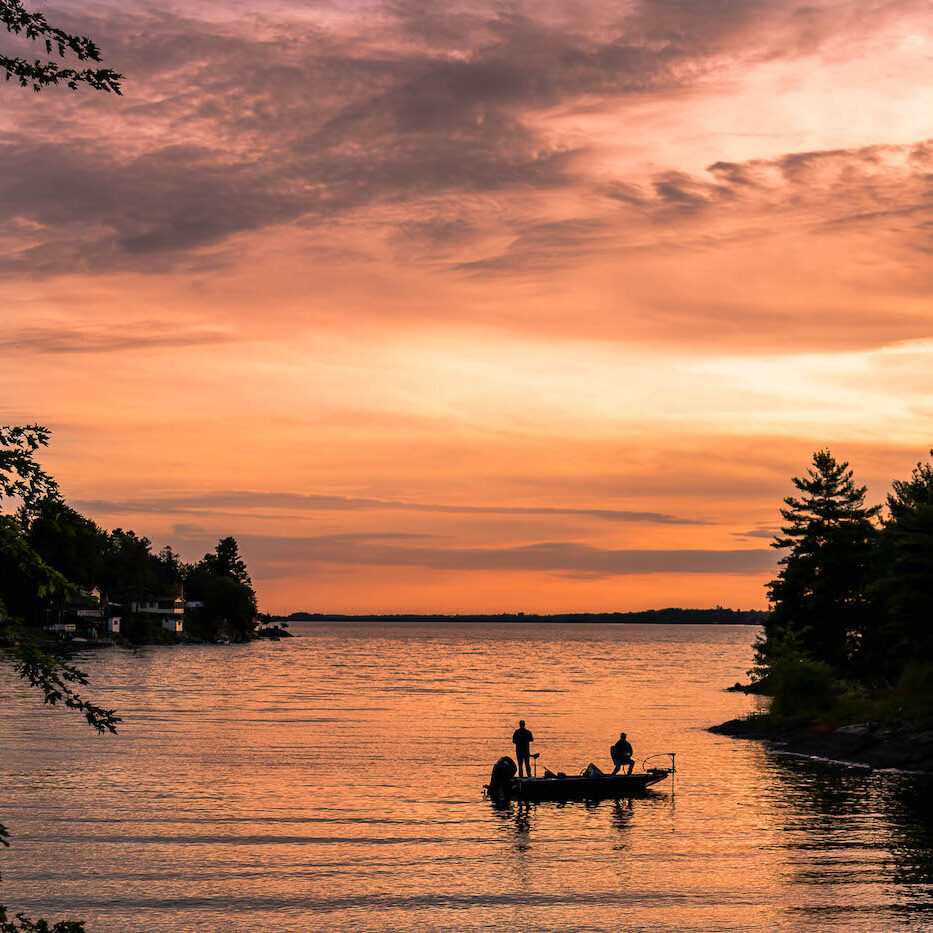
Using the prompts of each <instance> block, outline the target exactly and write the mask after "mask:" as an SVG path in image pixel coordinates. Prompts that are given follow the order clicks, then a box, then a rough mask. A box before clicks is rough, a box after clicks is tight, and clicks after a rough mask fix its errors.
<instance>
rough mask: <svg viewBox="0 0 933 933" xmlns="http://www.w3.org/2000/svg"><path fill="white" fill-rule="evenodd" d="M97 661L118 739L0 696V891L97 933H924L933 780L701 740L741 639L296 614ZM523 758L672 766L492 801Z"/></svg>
mask: <svg viewBox="0 0 933 933" xmlns="http://www.w3.org/2000/svg"><path fill="white" fill-rule="evenodd" d="M295 631H296V632H297V633H300V635H301V636H302V637H301V638H296V639H292V640H287V641H282V642H278V643H271V644H265V643H260V644H250V645H244V646H236V645H233V646H190V647H178V648H149V649H145V650H141V651H138V652H129V651H122V650H111V651H106V652H100V653H96V654H89V655H88V656H86V657H83V658H82V659H81V663H82V664H83V665H84V666H85V667H86V668H87V669H88V670H89V671H90V672H91V674H92V677H93V691H92V692H93V695H94V696H95V697H97V698H100V699H101V700H103V701H104V702H105V703H106V705H112V706H115V707H117V708H118V709H119V711H120V713H121V714H122V715H123V717H124V720H125V722H124V726H123V728H122V729H121V732H120V734H119V735H118V736H115V737H114V736H104V737H98V736H95V735H93V734H92V733H90V732H89V730H88V729H87V728H86V727H82V725H81V723H80V722H79V721H78V719H77V718H76V717H75V716H73V715H69V714H66V713H62V712H60V711H54V710H38V709H37V708H36V702H35V697H34V696H32V695H31V694H30V693H27V692H26V691H24V690H23V689H22V688H21V687H19V686H18V685H17V684H15V683H13V682H12V681H11V680H10V678H9V677H8V676H7V675H6V674H4V675H3V676H4V677H6V679H5V680H3V681H2V682H0V692H2V696H3V702H2V704H0V748H2V762H0V780H2V786H3V788H4V794H3V801H2V807H0V810H2V812H0V818H2V819H3V821H4V822H5V823H7V825H8V827H9V828H10V830H11V831H12V833H13V834H14V839H13V843H14V845H13V848H12V849H10V850H9V851H8V852H5V853H4V854H3V855H2V867H3V881H2V887H0V891H2V899H3V900H4V901H5V902H6V903H7V904H8V905H10V906H12V907H14V908H15V909H16V910H25V911H26V912H30V913H40V912H41V913H45V914H49V915H54V916H56V917H61V916H62V915H63V914H66V913H67V914H69V915H72V916H77V917H79V918H84V919H85V920H86V921H87V922H88V924H89V929H90V930H91V931H95V933H128V931H136V930H140V931H142V930H146V931H150V933H151V931H159V933H190V931H195V930H197V931H205V933H213V931H217V933H220V931H225V933H229V931H247V930H248V931H264V930H268V931H276V933H278V931H324V930H327V931H335V930H336V931H374V933H377V931H386V933H388V931H408V930H411V931H415V930H417V931H486V930H488V931H501V930H503V929H505V928H511V929H514V930H520V931H529V933H531V931H535V933H539V931H635V930H654V931H665V930H669V931H678V933H681V931H693V930H696V931H704V933H708V931H727V930H743V931H749V930H769V931H770V930H777V931H807V933H809V931H812V930H818V929H819V930H845V931H888V930H892V929H898V928H901V927H904V926H908V927H910V928H920V929H922V928H925V927H926V926H927V921H928V919H929V922H930V928H931V929H933V915H931V914H930V910H931V905H933V897H931V894H933V889H931V884H933V806H931V803H930V793H929V792H930V790H931V787H930V785H928V784H926V783H924V782H919V781H917V780H916V779H912V778H908V777H905V776H901V775H895V774H866V773H864V772H861V771H856V770H847V769H844V768H841V767H838V766H832V765H820V764H814V763H811V762H805V761H802V760H800V759H794V758H790V757H787V756H781V755H777V754H774V753H772V752H769V751H766V750H764V749H763V748H762V747H760V746H759V745H757V744H755V743H750V742H743V741H738V740H733V739H727V738H722V737H717V736H713V735H710V734H709V733H707V732H705V731H704V727H705V726H707V725H709V724H711V723H714V722H719V721H722V720H723V719H727V718H730V717H732V716H735V715H737V714H739V713H742V712H744V711H746V710H747V709H749V708H751V706H752V705H753V703H754V701H753V700H749V699H747V698H745V697H743V696H741V695H738V696H737V695H734V694H730V693H725V692H723V690H722V687H723V686H725V685H727V684H729V683H732V682H734V681H735V680H736V679H737V678H738V677H740V676H742V674H743V672H744V671H745V670H746V668H747V667H748V665H749V661H750V657H751V642H752V640H753V638H754V634H755V630H754V629H751V628H746V627H738V626H736V627H732V626H718V627H714V626H636V625H618V626H610V625H548V626H538V627H531V626H528V627H523V626H520V625H507V626H500V625H449V624H445V625H430V624H397V625H388V626H386V625H382V626H374V625H368V624H354V625H346V624H345V625H339V626H338V625H325V624H317V625H306V626H302V627H296V628H295ZM520 716H521V717H522V718H524V719H526V720H527V721H528V725H529V727H530V728H531V729H532V731H533V732H534V734H535V738H536V740H537V741H536V743H535V746H534V748H535V750H537V751H539V752H540V753H541V759H540V760H541V762H542V763H546V764H547V765H548V766H549V767H551V768H552V769H554V770H557V769H560V770H565V771H567V772H573V771H578V770H579V769H581V768H582V767H583V766H585V765H586V764H587V763H588V762H589V761H595V762H596V763H597V764H599V765H600V766H602V767H606V766H607V765H608V747H609V745H610V744H611V742H612V741H613V740H614V739H615V737H616V736H617V735H618V733H619V731H620V730H624V731H626V732H628V734H629V738H630V740H631V741H632V743H633V745H634V746H635V752H636V757H638V758H639V759H640V758H641V757H643V756H645V755H647V754H649V753H651V752H666V751H669V750H676V751H677V752H678V767H679V772H678V775H677V778H676V785H675V793H674V794H673V795H672V794H671V792H670V791H671V788H670V786H669V785H668V786H665V785H661V787H662V788H663V791H661V792H658V793H654V794H653V795H652V796H650V797H649V798H647V799H636V800H634V801H631V802H622V803H614V802H604V803H601V804H599V805H589V806H587V805H584V804H568V805H565V806H561V805H557V804H538V805H537V806H534V805H532V806H530V807H519V806H513V807H512V808H511V809H508V810H496V809H494V808H493V807H492V806H491V805H490V803H489V802H488V801H486V800H484V799H483V798H482V796H481V793H480V789H481V787H482V785H483V784H484V783H485V781H486V780H487V779H488V776H489V770H490V767H491V765H492V764H493V762H494V761H495V760H496V759H497V758H498V757H499V756H500V755H502V754H505V753H509V752H510V751H511V746H510V743H509V737H510V735H511V732H512V730H513V729H514V728H515V724H516V721H517V719H518V718H519V717H520Z"/></svg>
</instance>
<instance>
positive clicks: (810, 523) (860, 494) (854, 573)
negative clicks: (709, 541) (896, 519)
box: [766, 450, 880, 670]
mask: <svg viewBox="0 0 933 933" xmlns="http://www.w3.org/2000/svg"><path fill="white" fill-rule="evenodd" d="M793 483H794V485H795V486H796V487H797V489H798V490H799V491H800V493H801V494H802V495H800V496H799V497H798V496H788V497H787V498H786V499H785V500H784V503H785V505H786V506H787V507H786V508H783V509H781V515H782V516H783V518H784V520H785V522H786V524H785V525H784V526H783V527H782V529H781V534H779V535H777V536H776V537H775V539H774V541H773V542H772V545H771V546H772V547H775V548H781V549H784V548H788V549H789V552H788V553H787V554H786V555H785V556H784V557H783V558H782V559H781V561H780V564H781V570H780V572H779V573H778V575H777V578H776V579H774V580H772V581H771V583H770V584H769V585H768V596H769V599H770V601H771V603H772V605H773V610H772V613H771V616H770V618H769V620H768V624H767V626H766V640H767V638H768V637H769V634H770V632H777V631H780V630H786V631H791V632H794V633H796V635H797V637H798V638H799V640H800V643H801V645H802V647H803V649H804V651H806V652H807V653H808V654H809V655H810V656H811V657H812V658H813V659H814V660H816V661H825V662H827V663H828V664H831V665H833V666H834V667H835V668H837V669H839V670H845V669H846V668H848V667H849V666H850V665H851V663H852V661H853V659H854V658H855V657H856V655H857V654H858V652H859V649H860V646H861V641H862V638H863V636H864V635H865V634H866V632H867V630H868V629H869V628H870V626H871V614H870V612H869V606H868V598H867V591H868V583H869V573H870V569H871V558H872V547H873V544H874V542H875V540H876V538H877V535H878V529H877V527H876V525H875V522H874V518H875V516H876V515H877V514H878V511H879V509H880V506H866V505H865V493H866V488H865V487H864V486H856V485H855V482H854V480H853V477H852V471H851V470H850V469H849V464H848V463H845V462H844V463H838V462H837V461H836V459H835V457H833V455H832V454H831V453H830V452H829V451H828V450H819V451H817V452H816V453H814V455H813V462H812V466H811V467H810V468H809V469H808V470H807V474H806V476H804V477H794V478H793Z"/></svg>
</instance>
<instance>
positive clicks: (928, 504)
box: [873, 451, 933, 673]
mask: <svg viewBox="0 0 933 933" xmlns="http://www.w3.org/2000/svg"><path fill="white" fill-rule="evenodd" d="M931 454H933V451H931ZM887 506H888V518H887V521H886V522H885V524H884V528H883V530H882V534H881V542H880V547H879V555H878V560H877V568H876V569H877V573H876V581H875V585H874V587H873V593H874V595H875V597H876V602H877V607H878V612H879V614H880V615H881V617H882V618H883V620H884V626H883V629H882V631H881V633H880V636H881V637H880V639H879V642H880V643H879V644H878V646H877V650H878V652H879V653H882V652H883V653H884V654H885V655H886V656H887V658H888V664H887V665H886V668H887V670H890V671H892V672H895V673H896V671H897V670H899V669H901V668H903V667H904V666H905V665H906V664H908V663H910V662H911V661H933V464H931V463H918V464H917V465H916V467H914V470H913V473H912V474H911V477H910V479H908V480H895V482H894V484H893V487H892V491H891V492H890V493H889V494H888V499H887Z"/></svg>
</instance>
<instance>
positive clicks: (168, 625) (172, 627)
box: [162, 617, 182, 632]
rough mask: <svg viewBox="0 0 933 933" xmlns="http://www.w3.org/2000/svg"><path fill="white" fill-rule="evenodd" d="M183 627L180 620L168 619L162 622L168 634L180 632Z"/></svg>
mask: <svg viewBox="0 0 933 933" xmlns="http://www.w3.org/2000/svg"><path fill="white" fill-rule="evenodd" d="M181 626H182V622H181V619H180V618H179V619H174V618H170V617H166V618H164V619H163V620H162V628H164V629H165V630H166V631H167V632H180V631H181Z"/></svg>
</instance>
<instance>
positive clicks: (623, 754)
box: [609, 732, 635, 774]
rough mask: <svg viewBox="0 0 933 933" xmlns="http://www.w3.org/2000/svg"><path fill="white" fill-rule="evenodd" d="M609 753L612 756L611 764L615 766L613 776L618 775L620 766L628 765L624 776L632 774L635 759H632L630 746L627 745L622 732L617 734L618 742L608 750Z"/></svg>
mask: <svg viewBox="0 0 933 933" xmlns="http://www.w3.org/2000/svg"><path fill="white" fill-rule="evenodd" d="M609 753H610V754H611V755H612V763H613V764H614V765H615V770H614V771H613V772H612V773H613V774H618V773H619V768H621V767H622V765H628V771H626V772H625V773H626V774H631V773H632V769H633V768H634V767H635V759H634V758H632V746H631V745H629V742H628V739H627V738H626V737H625V733H624V732H622V733H620V734H619V741H618V742H616V744H615V745H613V746H612V748H610V749H609Z"/></svg>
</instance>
